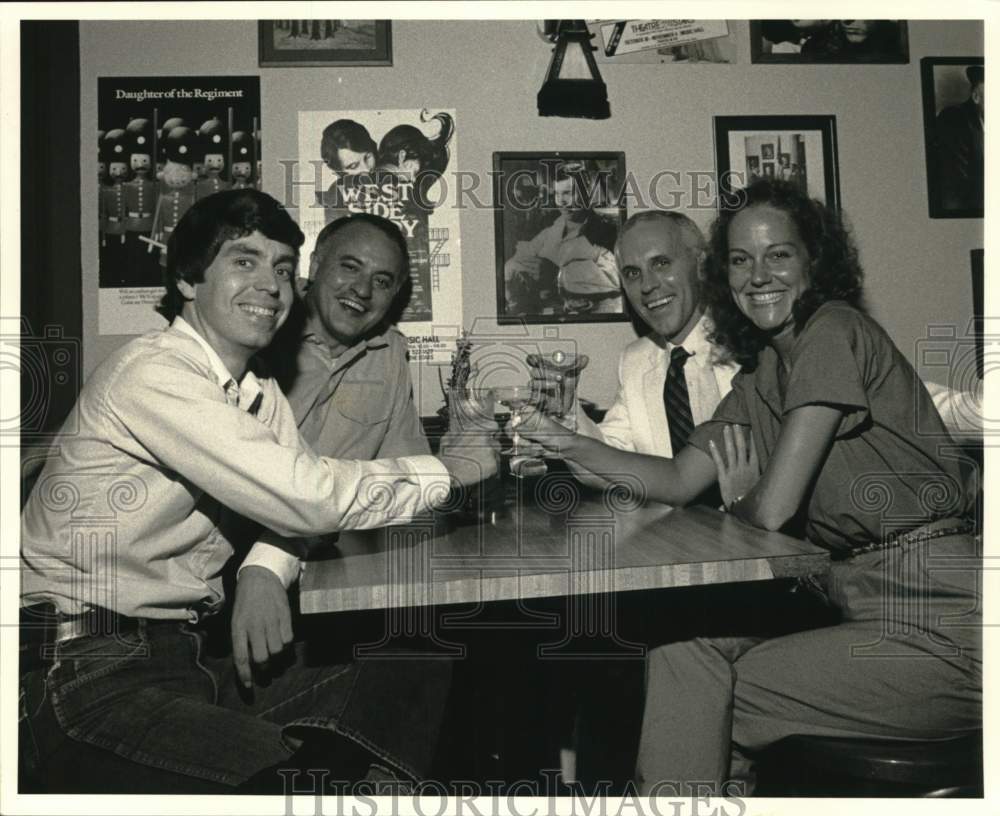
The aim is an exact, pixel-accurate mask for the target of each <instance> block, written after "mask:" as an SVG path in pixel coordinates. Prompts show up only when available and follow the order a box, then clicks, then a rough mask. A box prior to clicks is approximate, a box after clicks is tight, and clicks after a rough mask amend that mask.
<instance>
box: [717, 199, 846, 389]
mask: <svg viewBox="0 0 1000 816" xmlns="http://www.w3.org/2000/svg"><path fill="white" fill-rule="evenodd" d="M761 205H767V206H770V207H774V208H775V209H778V210H782V211H784V212H786V213H788V215H789V217H790V218H791V219H792V222H793V223H794V224H795V227H796V229H797V230H798V232H799V236H800V237H801V239H802V242H803V244H804V245H805V247H806V250H807V252H808V253H809V288H808V289H807V290H806V291H805V292H803V293H802V295H801V296H799V298H798V299H797V300H796V301H795V304H794V306H793V308H792V316H793V319H794V331H795V333H796V334H798V333H799V332H800V331H802V327H803V326H805V324H806V322H807V321H808V320H809V318H810V317H812V315H813V313H814V312H815V311H816V310H817V309H818V308H819V307H820V306H822V305H823V304H824V303H826V302H827V301H829V300H843V301H846V302H847V303H849V304H850V305H851V306H854V307H855V308H857V309H863V308H864V307H863V303H862V298H863V293H862V286H863V278H864V273H863V272H862V270H861V264H860V263H859V261H858V250H857V247H856V246H855V245H854V240H853V238H852V237H851V234H850V229H849V227H848V226H847V224H846V223H845V220H844V218H843V216H842V215H841V214H839V213H837V212H836V211H834V210H832V209H830V208H829V207H827V206H826V205H824V204H822V203H821V202H819V201H816V200H814V199H811V198H809V197H808V196H807V195H806V194H805V193H803V192H802V191H801V190H800V189H799V188H798V187H797V186H796V185H795V184H792V183H791V182H786V181H780V180H777V179H760V180H758V181H755V182H754V183H752V184H751V185H750V186H749V187H747V188H746V189H744V190H741V191H739V192H738V193H736V194H734V195H733V196H731V197H729V198H728V199H727V200H726V201H725V202H724V208H723V210H722V212H721V213H720V214H719V217H718V218H716V220H715V223H714V224H712V229H711V235H710V238H709V246H708V254H707V257H706V259H705V280H704V286H703V292H704V298H705V303H706V305H707V307H708V310H709V313H710V315H711V318H712V322H713V323H714V332H713V334H712V340H713V342H714V343H716V344H717V345H718V346H720V347H722V348H723V349H725V350H726V351H727V352H728V353H729V355H730V356H731V357H732V359H733V360H735V361H736V362H738V363H739V364H740V365H741V366H742V367H743V368H745V369H746V370H748V371H752V370H753V369H754V368H756V366H757V355H758V354H759V353H760V352H761V351H762V350H763V348H764V346H765V345H767V340H768V334H767V333H766V332H763V331H761V330H760V329H758V328H757V327H756V326H755V325H754V324H753V323H752V322H751V321H750V320H749V319H748V318H747V317H746V315H744V314H743V312H741V311H740V309H739V306H738V305H737V304H736V301H735V300H734V298H733V295H732V291H731V290H730V288H729V226H730V224H731V223H732V222H733V219H734V218H735V217H736V215H737V214H738V213H740V212H742V211H743V210H745V209H748V208H749V207H754V206H761Z"/></svg>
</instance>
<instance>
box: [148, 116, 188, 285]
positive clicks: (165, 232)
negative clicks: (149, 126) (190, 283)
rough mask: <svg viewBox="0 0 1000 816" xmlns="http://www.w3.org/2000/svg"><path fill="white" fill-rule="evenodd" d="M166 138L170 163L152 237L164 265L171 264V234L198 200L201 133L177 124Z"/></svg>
mask: <svg viewBox="0 0 1000 816" xmlns="http://www.w3.org/2000/svg"><path fill="white" fill-rule="evenodd" d="M164 141H165V142H166V148H167V152H166V164H165V165H164V167H163V180H162V182H161V185H160V195H159V197H158V198H157V201H156V212H155V213H154V214H153V227H152V230H151V232H150V236H149V243H150V247H151V248H152V247H153V246H156V247H158V248H159V250H160V266H166V265H167V239H168V238H169V237H170V233H171V232H173V231H174V227H176V226H177V222H178V221H180V220H181V216H183V215H184V213H186V212H187V211H188V208H189V207H190V206H191V205H192V204H194V201H195V189H194V169H193V164H194V162H193V157H194V151H195V148H196V146H197V142H198V134H197V133H195V131H193V130H191V128H189V127H184V126H180V127H175V128H173V129H172V130H171V131H170V132H169V133H168V134H167V137H166V139H165V140H164ZM149 251H152V249H150V250H149Z"/></svg>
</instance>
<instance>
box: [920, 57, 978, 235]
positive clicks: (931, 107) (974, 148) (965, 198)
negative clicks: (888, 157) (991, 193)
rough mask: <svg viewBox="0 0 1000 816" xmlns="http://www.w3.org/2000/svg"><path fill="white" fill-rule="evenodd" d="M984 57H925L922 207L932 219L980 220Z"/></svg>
mask: <svg viewBox="0 0 1000 816" xmlns="http://www.w3.org/2000/svg"><path fill="white" fill-rule="evenodd" d="M983 71H984V67H983V58H982V57H924V58H923V59H922V60H920V77H921V80H922V85H923V97H924V147H925V150H926V154H927V204H928V211H929V213H930V217H931V218H982V217H983V196H984V193H985V187H986V185H985V176H984V175H983V103H984V100H983V95H984V89H983Z"/></svg>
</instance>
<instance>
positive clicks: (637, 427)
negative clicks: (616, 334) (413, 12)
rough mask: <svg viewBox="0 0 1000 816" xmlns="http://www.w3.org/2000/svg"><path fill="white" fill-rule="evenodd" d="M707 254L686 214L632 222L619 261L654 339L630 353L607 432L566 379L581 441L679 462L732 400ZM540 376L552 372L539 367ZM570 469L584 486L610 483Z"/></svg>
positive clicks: (567, 409)
mask: <svg viewBox="0 0 1000 816" xmlns="http://www.w3.org/2000/svg"><path fill="white" fill-rule="evenodd" d="M704 246H705V239H704V237H703V236H702V234H701V230H699V229H698V226H697V224H695V223H694V221H692V220H691V219H690V218H688V217H687V216H686V215H683V214H682V213H678V212H668V211H664V210H652V211H649V212H644V213H639V214H637V215H633V216H632V217H631V218H629V219H628V221H626V222H625V225H624V226H623V227H622V230H621V233H620V234H619V237H618V243H617V245H616V247H615V259H616V261H617V264H618V270H619V275H620V277H621V283H622V288H623V289H624V291H625V295H626V297H627V298H628V299H629V302H630V303H631V305H632V308H633V310H634V311H635V313H636V314H637V315H638V316H639V317H640V318H641V319H642V321H643V322H644V323H645V324H646V326H648V327H649V333H648V334H647V335H646V336H645V337H641V338H639V339H638V340H635V341H633V342H632V343H630V344H629V345H628V346H627V347H626V348H625V350H624V351H623V352H622V355H621V358H620V360H619V365H618V393H617V394H616V396H615V401H614V403H613V405H612V406H611V408H610V409H609V410H608V412H607V414H605V416H604V419H603V421H602V422H600V423H599V424H597V423H594V422H592V421H591V420H589V419H588V418H587V416H586V415H585V414H584V413H583V412H582V411H580V410H578V406H577V405H575V401H576V385H577V379H576V377H568V378H566V380H565V383H564V385H565V387H564V390H563V392H562V393H563V400H564V402H563V405H562V406H559V407H560V408H561V409H562V413H563V414H564V415H566V416H573V417H575V418H576V422H577V428H576V430H577V431H578V432H579V433H582V434H585V435H587V436H590V437H593V438H595V439H601V440H603V441H604V442H606V443H607V444H609V445H612V446H614V447H616V448H620V449H622V450H627V451H636V452H638V453H649V454H654V455H657V456H667V457H671V456H675V455H676V453H677V452H678V451H679V450H680V448H681V447H683V445H684V443H685V442H686V441H687V438H688V436H689V435H690V434H691V431H692V430H693V428H694V426H695V425H698V424H700V423H702V422H705V421H706V420H708V419H709V418H711V416H712V414H713V413H714V412H715V408H716V406H717V405H718V404H719V402H720V401H721V400H722V398H723V397H724V396H725V395H726V394H727V393H729V383H730V381H731V380H732V378H733V375H734V374H735V373H736V371H737V366H736V365H735V364H734V363H731V362H727V361H726V360H723V359H721V358H720V357H719V355H718V353H717V351H716V349H715V348H714V346H713V345H712V344H711V342H710V341H709V332H710V326H709V324H708V320H707V318H706V316H705V311H704V308H703V306H702V303H701V295H700V288H699V278H698V270H699V265H700V263H701V259H702V256H703V254H704ZM535 376H536V377H542V378H544V377H545V372H543V371H541V370H540V369H538V368H537V366H536V371H535ZM570 468H571V469H573V470H574V472H575V473H576V475H577V477H578V478H579V479H580V480H581V481H583V482H584V483H587V484H592V485H595V486H598V485H603V484H604V483H605V479H603V478H602V477H601V476H598V475H596V474H591V473H586V472H582V471H581V470H579V469H577V468H575V467H574V466H573V465H572V464H570Z"/></svg>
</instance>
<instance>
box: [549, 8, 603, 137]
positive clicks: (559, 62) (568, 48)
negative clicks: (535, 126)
mask: <svg viewBox="0 0 1000 816" xmlns="http://www.w3.org/2000/svg"><path fill="white" fill-rule="evenodd" d="M542 36H543V37H544V38H545V39H547V40H549V41H550V42H554V43H555V44H556V47H555V50H554V51H553V53H552V62H551V63H550V64H549V71H548V74H546V76H545V83H544V84H543V85H542V88H541V90H540V91H539V92H538V115H539V116H577V117H584V118H586V119H607V118H608V117H609V116H611V108H610V107H609V106H608V88H607V86H606V85H605V84H604V80H603V79H601V72H600V71H598V70H597V63H596V62H595V61H594V55H593V53H592V52H593V51H595V50H596V49H595V47H594V46H592V45H591V44H590V40H591V39H592V38H593V36H594V35H593V34H591V33H590V32H589V31H588V30H587V24H586V23H585V22H584V21H583V20H546V21H545V22H544V24H543V27H542Z"/></svg>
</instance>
